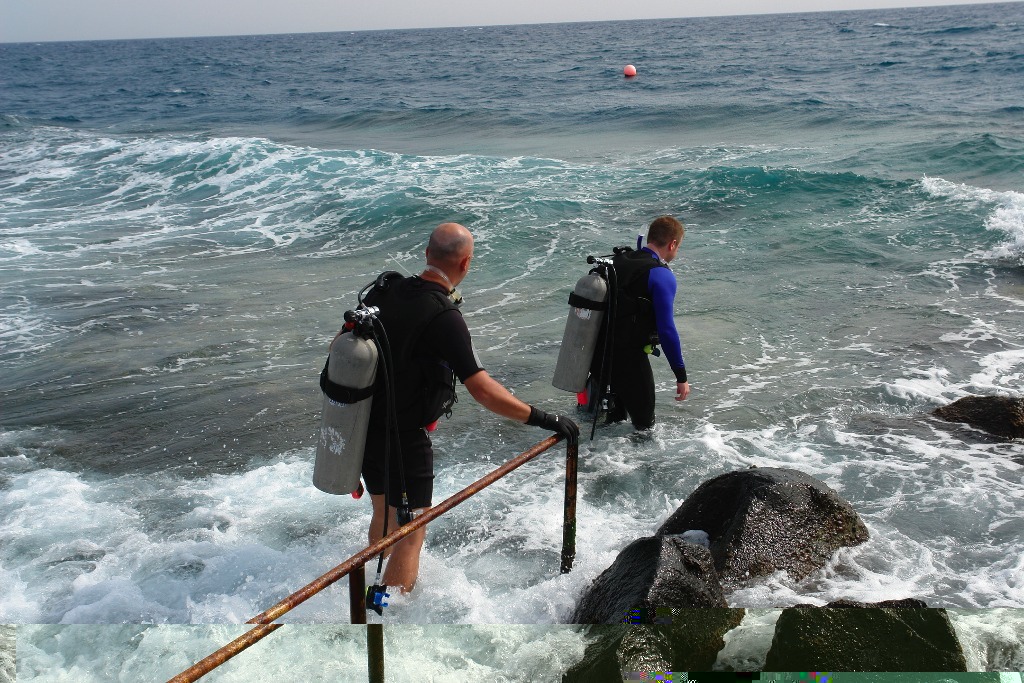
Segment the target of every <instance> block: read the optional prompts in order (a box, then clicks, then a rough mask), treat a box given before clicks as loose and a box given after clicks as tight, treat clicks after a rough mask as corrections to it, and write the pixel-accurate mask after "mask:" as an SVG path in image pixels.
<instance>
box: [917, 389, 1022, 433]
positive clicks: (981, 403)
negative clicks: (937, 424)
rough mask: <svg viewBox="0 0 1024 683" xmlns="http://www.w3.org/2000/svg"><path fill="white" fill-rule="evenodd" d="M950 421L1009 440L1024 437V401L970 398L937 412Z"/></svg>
mask: <svg viewBox="0 0 1024 683" xmlns="http://www.w3.org/2000/svg"><path fill="white" fill-rule="evenodd" d="M933 414H934V415H936V416H937V417H940V418H942V419H943V420H946V421H947V422H965V423H967V424H969V425H971V426H972V427H975V428H977V429H981V430H984V431H986V432H988V433H989V434H995V435H996V436H1001V437H1003V438H1005V439H1020V438H1024V398H1009V397H1007V396H966V397H964V398H961V399H959V400H957V401H953V402H952V403H950V404H949V405H948V406H943V407H941V408H937V409H936V410H935V411H934V413H933Z"/></svg>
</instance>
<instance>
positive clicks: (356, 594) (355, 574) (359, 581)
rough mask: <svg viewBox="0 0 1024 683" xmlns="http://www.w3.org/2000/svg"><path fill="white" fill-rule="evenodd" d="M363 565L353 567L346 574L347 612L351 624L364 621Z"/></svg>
mask: <svg viewBox="0 0 1024 683" xmlns="http://www.w3.org/2000/svg"><path fill="white" fill-rule="evenodd" d="M363 566H364V565H359V566H358V567H355V568H353V569H352V571H351V572H350V573H349V575H348V613H349V621H351V622H352V623H353V624H365V623H366V574H365V573H364V572H363Z"/></svg>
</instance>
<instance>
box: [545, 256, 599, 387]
mask: <svg viewBox="0 0 1024 683" xmlns="http://www.w3.org/2000/svg"><path fill="white" fill-rule="evenodd" d="M595 261H596V259H594V257H593V256H591V257H588V258H587V262H588V263H594V262H595ZM569 306H570V309H569V318H568V320H566V322H565V333H564V334H563V335H562V346H561V348H560V349H559V350H558V362H557V363H555V375H554V377H553V378H552V380H551V384H552V385H553V386H554V387H555V388H556V389H564V390H565V391H572V392H577V393H579V392H582V391H584V390H585V389H586V387H587V377H588V376H589V375H590V365H591V361H592V360H593V358H594V351H595V350H596V348H597V339H598V335H599V334H600V333H601V325H602V324H603V322H604V318H605V311H606V310H607V308H608V281H607V279H606V276H605V275H604V274H603V272H599V269H594V270H592V271H590V272H589V273H588V274H586V275H584V276H583V277H581V278H580V279H579V281H578V282H577V283H576V288H575V289H574V290H573V292H572V294H570V295H569Z"/></svg>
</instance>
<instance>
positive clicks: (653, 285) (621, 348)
mask: <svg viewBox="0 0 1024 683" xmlns="http://www.w3.org/2000/svg"><path fill="white" fill-rule="evenodd" d="M684 233H685V229H684V227H683V224H682V223H680V222H679V221H678V220H676V219H675V218H673V217H672V216H660V217H658V218H656V219H654V220H653V221H652V222H651V224H650V226H649V227H648V229H647V246H645V247H643V248H640V247H639V243H638V246H637V249H636V250H633V249H628V248H621V249H616V254H615V256H614V257H613V258H612V266H613V268H614V274H615V277H614V282H615V292H613V294H614V297H615V309H614V316H609V320H608V324H607V325H605V326H604V327H603V329H602V332H601V335H602V336H601V338H599V340H598V343H597V348H598V349H600V348H603V347H604V338H603V337H604V335H606V334H609V332H610V334H611V340H612V341H611V348H610V362H609V363H608V364H609V365H610V368H609V372H608V376H607V377H605V378H604V379H605V383H606V384H607V385H610V387H611V391H610V394H611V396H612V398H611V401H610V405H609V410H608V416H607V421H608V422H621V421H623V420H625V419H626V417H627V416H628V417H629V419H630V421H631V422H632V423H633V427H634V428H635V429H637V430H644V429H649V428H650V427H652V426H653V425H654V374H653V372H652V370H651V363H650V359H649V356H650V355H660V352H659V351H658V348H657V346H658V344H660V345H661V347H662V348H663V349H664V351H665V357H666V359H667V360H668V364H669V367H670V368H671V369H672V372H673V374H674V375H675V379H676V400H677V401H684V400H686V397H687V396H689V395H690V384H689V382H688V381H687V378H686V365H685V364H684V362H683V352H682V349H681V347H680V344H679V333H678V332H677V331H676V323H675V318H674V315H673V305H674V303H675V296H676V277H675V275H674V274H673V273H672V271H671V270H670V269H669V266H668V264H669V263H671V262H672V260H673V259H675V257H676V254H677V253H678V252H679V243H680V242H682V240H683V235H684ZM605 361H606V359H605V358H603V357H602V354H600V353H597V354H594V359H593V361H592V364H591V368H590V372H591V377H602V376H603V375H602V371H603V370H604V369H605V368H603V367H602V364H603V363H604V362H605ZM594 389H595V391H594V393H595V394H597V395H598V396H597V397H595V398H598V399H599V397H600V396H599V395H600V393H601V392H600V390H599V388H598V387H594Z"/></svg>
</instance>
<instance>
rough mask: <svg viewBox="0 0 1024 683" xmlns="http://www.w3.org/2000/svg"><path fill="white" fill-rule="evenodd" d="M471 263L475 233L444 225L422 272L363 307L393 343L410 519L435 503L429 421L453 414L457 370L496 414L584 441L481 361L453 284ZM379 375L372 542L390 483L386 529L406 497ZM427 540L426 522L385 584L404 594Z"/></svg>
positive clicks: (369, 462)
mask: <svg viewBox="0 0 1024 683" xmlns="http://www.w3.org/2000/svg"><path fill="white" fill-rule="evenodd" d="M472 260H473V236H472V235H471V234H470V232H469V230H467V229H466V228H465V227H464V226H462V225H459V224H458V223H442V224H441V225H439V226H437V228H435V229H434V231H433V233H431V235H430V241H429V242H428V244H427V250H426V266H425V267H424V269H423V272H422V273H420V274H419V275H413V276H411V277H407V278H402V277H401V276H398V275H397V274H396V275H395V276H394V277H392V278H391V279H388V280H387V281H386V282H385V283H384V286H382V287H374V288H372V289H371V290H370V292H369V293H368V294H367V295H366V296H365V298H364V299H363V301H364V303H365V304H366V305H367V306H377V307H378V308H380V314H379V318H380V321H381V323H382V324H383V326H384V330H385V332H386V333H387V337H388V341H389V344H390V347H391V354H392V357H393V358H392V360H393V363H394V365H395V368H394V372H393V373H392V374H393V376H394V378H395V385H396V387H395V397H394V398H395V409H396V412H397V414H398V430H399V431H398V441H399V442H400V448H401V468H402V470H403V471H404V478H405V486H406V492H407V494H408V501H409V508H411V510H412V515H413V517H415V516H416V515H418V514H420V513H422V512H423V510H425V509H427V508H429V507H430V505H431V498H432V495H433V485H434V452H433V450H432V447H431V442H430V437H429V436H428V426H430V425H431V423H434V422H436V421H437V419H438V418H439V417H440V416H441V415H442V414H445V413H449V414H450V412H451V408H452V404H453V403H454V400H455V379H454V378H455V377H458V378H459V380H460V381H461V382H462V383H463V384H464V385H465V387H466V389H468V390H469V394H470V395H471V396H472V397H473V398H474V399H475V400H476V401H477V402H478V403H480V404H481V405H482V406H484V407H485V408H487V409H488V410H490V411H492V412H494V413H497V414H498V415H502V416H504V417H507V418H509V419H512V420H515V421H516V422H524V423H526V424H528V425H531V426H535V427H541V428H543V429H548V430H551V431H553V432H555V433H557V434H560V435H562V436H564V437H565V438H567V439H569V440H572V441H575V440H576V439H578V438H579V427H577V425H576V423H574V422H573V421H572V420H570V419H569V418H567V417H565V416H562V415H552V414H549V413H545V412H544V411H542V410H538V409H537V408H534V407H533V406H530V405H528V404H526V403H523V402H522V401H520V400H519V399H517V398H516V397H515V396H513V395H512V394H511V393H509V391H508V390H507V389H506V388H505V387H504V386H502V385H501V384H500V383H499V382H497V381H496V380H494V379H493V378H492V377H491V376H490V375H488V374H487V371H486V370H484V369H483V368H482V367H481V365H480V360H479V358H477V355H476V351H475V350H474V349H473V343H472V340H471V339H470V335H469V329H468V328H467V327H466V322H465V320H463V318H462V314H461V313H460V312H459V309H458V306H459V304H461V303H462V299H461V297H460V296H459V294H458V292H457V291H456V289H455V287H456V286H457V285H458V284H459V283H460V282H462V280H463V278H465V277H466V273H468V272H469V264H470V262H471V261H472ZM382 374H383V373H380V372H378V373H377V384H376V387H375V391H374V400H373V404H372V408H371V413H370V428H369V431H368V434H367V443H366V451H365V454H364V456H363V472H362V473H363V481H364V482H365V483H366V488H367V490H368V491H369V492H370V499H371V501H372V502H373V519H372V520H371V522H370V543H371V544H372V543H375V542H376V541H378V540H380V538H381V536H382V533H383V529H384V515H385V500H384V491H385V488H387V490H388V501H387V507H388V510H387V514H388V515H389V522H388V529H389V530H392V531H393V530H394V529H396V528H398V514H397V512H398V509H397V508H398V506H399V505H400V503H401V500H402V499H401V496H402V491H401V481H400V477H399V462H398V458H397V452H396V451H397V448H396V445H395V443H394V441H395V437H394V435H393V434H392V437H391V458H390V459H389V461H388V472H387V474H386V475H385V469H384V464H385V458H384V453H385V451H386V450H387V446H386V441H387V440H386V438H385V436H386V434H387V429H386V410H385V408H386V405H387V404H386V402H385V395H384V387H383V382H382V379H383V378H382V377H381V376H382ZM425 537H426V527H423V528H421V529H418V530H416V531H415V532H413V533H411V534H410V535H409V536H406V537H405V538H404V539H402V541H401V542H399V543H397V544H396V545H394V546H392V548H391V552H390V555H389V558H388V565H387V569H386V570H385V572H384V578H383V582H384V584H385V585H387V586H393V587H399V588H400V590H401V591H402V592H403V593H407V592H409V591H411V590H412V589H413V586H414V585H415V583H416V577H417V575H418V574H419V564H420V550H421V549H422V547H423V540H424V538H425Z"/></svg>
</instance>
